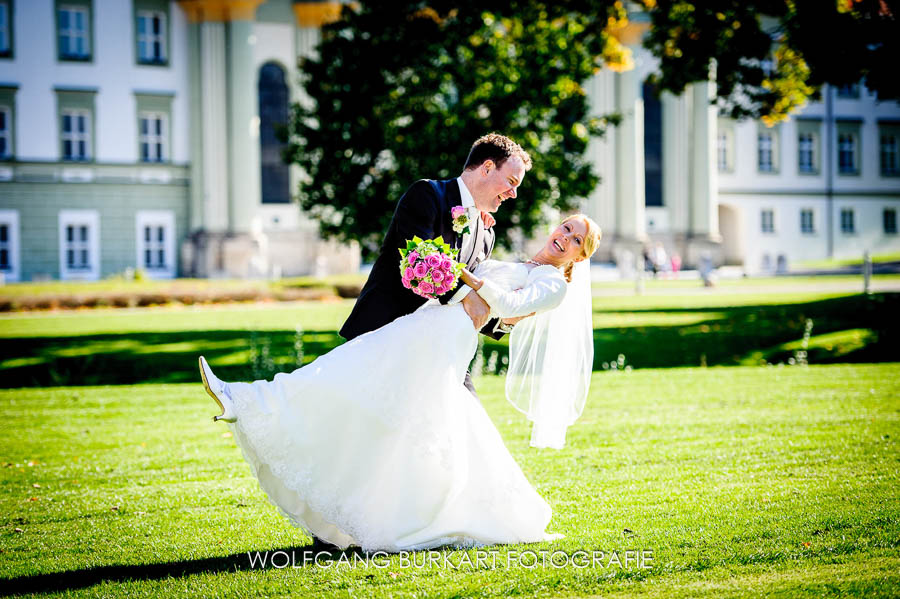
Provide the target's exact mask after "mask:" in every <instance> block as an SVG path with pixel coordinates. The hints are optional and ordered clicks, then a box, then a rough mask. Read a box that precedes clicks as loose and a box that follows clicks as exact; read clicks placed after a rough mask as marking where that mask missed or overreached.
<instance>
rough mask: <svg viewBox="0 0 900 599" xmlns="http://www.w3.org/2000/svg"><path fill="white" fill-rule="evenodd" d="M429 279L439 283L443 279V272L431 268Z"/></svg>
mask: <svg viewBox="0 0 900 599" xmlns="http://www.w3.org/2000/svg"><path fill="white" fill-rule="evenodd" d="M431 280H432V281H434V282H435V283H440V282H441V281H443V280H444V273H443V272H441V271H439V270H436V269H435V270H432V271H431Z"/></svg>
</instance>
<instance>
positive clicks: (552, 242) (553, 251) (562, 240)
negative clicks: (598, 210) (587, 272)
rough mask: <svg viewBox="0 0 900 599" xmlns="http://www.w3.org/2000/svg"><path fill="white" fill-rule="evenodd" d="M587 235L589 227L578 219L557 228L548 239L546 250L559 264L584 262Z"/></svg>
mask: <svg viewBox="0 0 900 599" xmlns="http://www.w3.org/2000/svg"><path fill="white" fill-rule="evenodd" d="M585 235H587V225H585V224H584V221H582V220H581V219H577V218H576V219H574V220H570V221H568V222H565V223H562V224H561V225H559V226H558V227H556V230H554V231H553V233H551V234H550V237H549V238H548V239H547V244H546V245H545V246H544V249H545V251H546V252H547V254H548V255H550V256H551V257H552V258H553V259H554V260H556V261H557V262H558V263H559V264H567V263H569V262H571V261H573V260H576V261H578V260H583V259H584V236H585Z"/></svg>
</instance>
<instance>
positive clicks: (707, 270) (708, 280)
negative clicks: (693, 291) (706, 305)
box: [700, 250, 715, 287]
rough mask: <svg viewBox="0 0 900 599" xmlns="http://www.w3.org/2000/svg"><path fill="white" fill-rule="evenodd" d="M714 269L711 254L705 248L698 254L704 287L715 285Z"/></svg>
mask: <svg viewBox="0 0 900 599" xmlns="http://www.w3.org/2000/svg"><path fill="white" fill-rule="evenodd" d="M714 270H715V269H714V268H713V259H712V254H711V253H710V252H709V250H707V251H705V252H703V254H702V255H701V256H700V278H701V279H702V280H703V286H704V287H712V286H713V285H715V280H714V278H713V276H714Z"/></svg>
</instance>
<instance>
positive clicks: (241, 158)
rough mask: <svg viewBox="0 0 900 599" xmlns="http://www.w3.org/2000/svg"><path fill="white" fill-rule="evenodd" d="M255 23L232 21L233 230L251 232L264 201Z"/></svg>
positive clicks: (230, 183) (230, 185)
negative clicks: (255, 55) (261, 181)
mask: <svg viewBox="0 0 900 599" xmlns="http://www.w3.org/2000/svg"><path fill="white" fill-rule="evenodd" d="M252 35H253V31H252V24H251V22H250V21H244V20H234V21H231V22H229V23H228V125H229V127H228V158H229V160H228V163H229V164H228V170H227V171H226V172H227V173H228V188H229V193H228V197H229V202H228V204H229V215H230V220H229V225H230V227H229V230H230V231H232V232H235V233H247V232H249V231H250V230H251V224H252V221H253V218H254V216H255V215H256V210H257V208H258V206H259V203H260V196H261V195H262V190H261V189H260V184H261V183H260V177H261V175H260V162H259V160H260V159H259V153H260V148H259V110H258V107H257V103H258V100H257V98H258V95H259V94H258V80H257V74H256V70H255V69H254V68H253V48H252V47H251V45H252V44H253V43H255V41H254V40H253V38H252Z"/></svg>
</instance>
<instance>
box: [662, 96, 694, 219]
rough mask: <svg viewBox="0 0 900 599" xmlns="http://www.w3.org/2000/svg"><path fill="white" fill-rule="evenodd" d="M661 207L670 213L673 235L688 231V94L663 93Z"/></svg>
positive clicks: (689, 112)
mask: <svg viewBox="0 0 900 599" xmlns="http://www.w3.org/2000/svg"><path fill="white" fill-rule="evenodd" d="M661 100H662V136H663V150H662V156H663V172H662V176H663V205H664V206H666V207H667V208H668V210H669V229H670V232H672V233H675V234H682V235H683V234H686V233H687V232H688V231H689V230H690V223H689V210H688V197H689V195H690V182H691V176H690V118H691V110H690V108H691V107H690V94H687V93H684V94H681V95H680V96H675V95H673V94H671V93H669V92H663V94H662V98H661Z"/></svg>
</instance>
